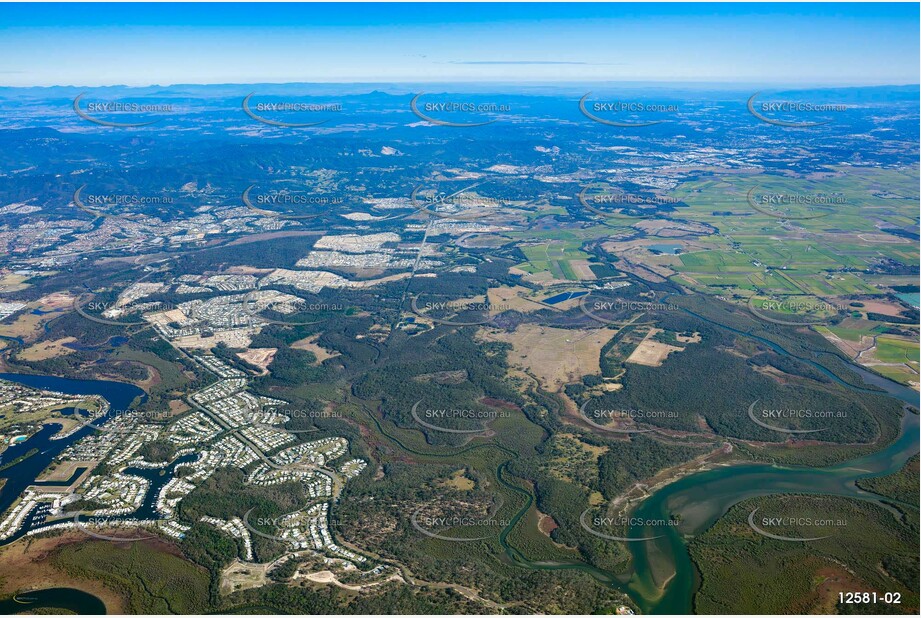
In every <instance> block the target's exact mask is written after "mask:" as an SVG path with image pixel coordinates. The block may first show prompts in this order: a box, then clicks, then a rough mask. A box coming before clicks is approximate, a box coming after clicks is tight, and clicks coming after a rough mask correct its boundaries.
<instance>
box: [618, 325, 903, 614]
mask: <svg viewBox="0 0 921 618" xmlns="http://www.w3.org/2000/svg"><path fill="white" fill-rule="evenodd" d="M688 313H692V312H690V311H689V312H688ZM693 315H695V316H697V317H699V318H701V319H704V320H707V319H706V318H704V317H703V316H699V315H697V314H693ZM707 321H708V322H710V323H711V324H715V325H717V326H720V327H721V328H726V329H728V330H730V331H733V332H736V333H739V334H741V335H744V336H746V337H751V338H753V339H756V340H758V341H759V342H761V343H764V344H765V345H767V346H769V347H770V348H771V349H772V350H774V351H775V352H777V353H778V354H784V355H790V354H789V352H787V351H786V350H785V349H784V348H782V347H781V346H779V345H777V344H776V343H774V342H772V341H769V340H767V339H763V338H761V337H757V336H755V335H751V334H749V333H745V332H742V331H739V330H736V329H733V328H730V327H727V326H724V325H722V324H718V323H715V322H712V321H711V320H707ZM797 358H798V357H797ZM802 360H805V361H806V362H809V363H810V364H812V365H813V366H814V367H816V368H817V369H819V370H820V371H822V373H824V374H825V375H827V376H828V377H829V378H831V379H832V380H834V381H835V382H836V383H838V384H840V385H842V386H844V387H845V388H848V389H852V390H859V391H868V390H871V389H867V388H862V387H858V386H853V385H851V384H848V383H846V382H844V381H842V380H841V379H840V378H839V377H837V376H836V375H835V374H833V373H832V372H830V371H828V370H827V369H825V368H824V367H823V366H822V365H819V364H818V363H816V362H814V361H811V360H808V359H802ZM848 368H849V369H850V370H851V371H853V372H854V373H856V374H858V375H859V376H860V377H861V378H862V379H863V380H864V381H865V382H866V383H867V384H870V385H872V386H875V387H877V388H879V389H881V390H882V391H884V392H885V393H887V394H889V395H890V396H892V397H895V398H896V399H899V400H901V401H903V402H905V403H908V404H910V405H913V406H918V403H919V394H918V393H917V392H916V391H914V390H912V389H910V388H908V387H907V386H904V385H902V384H898V383H896V382H893V381H892V380H889V379H887V378H884V377H882V376H880V375H878V374H875V373H872V372H870V371H867V370H865V369H863V368H862V367H858V366H856V365H849V366H848ZM874 392H875V391H874ZM901 429H902V431H901V434H900V435H899V438H898V439H897V440H895V441H894V442H893V443H892V444H890V445H889V446H888V447H887V448H885V449H883V450H881V451H879V452H877V453H873V454H870V455H865V456H863V457H860V458H858V459H855V460H853V461H848V462H845V463H842V464H838V465H835V466H830V467H827V468H809V467H797V466H776V465H770V464H744V465H735V466H726V467H721V468H716V469H714V470H708V471H705V472H698V473H695V474H691V475H689V476H686V477H684V478H682V479H679V480H678V481H675V482H674V483H671V484H669V485H666V486H665V487H663V488H661V489H659V490H658V491H656V492H655V493H654V494H652V495H651V496H649V497H648V498H646V499H645V500H644V501H643V502H642V503H640V505H639V507H638V508H637V509H636V511H635V513H634V516H635V517H636V518H638V519H643V520H661V519H664V518H666V519H667V518H670V517H673V516H674V515H676V514H678V515H680V516H681V524H680V525H678V526H660V527H657V528H656V529H655V531H652V533H651V531H650V530H648V529H646V528H645V527H634V528H631V530H630V531H629V534H628V536H629V537H630V538H637V539H639V538H642V537H646V536H655V535H658V534H661V535H663V536H662V538H659V539H656V540H655V541H646V542H635V543H629V544H628V549H629V550H630V552H631V554H632V557H633V575H632V577H631V579H630V582H629V583H628V585H627V587H626V592H628V594H630V596H631V598H632V599H633V601H634V602H635V603H636V604H637V605H638V606H639V608H640V609H641V610H642V611H643V612H644V613H648V614H690V613H692V612H693V599H694V594H695V591H696V589H697V586H698V584H699V576H698V573H697V570H696V568H695V566H694V564H693V562H692V561H691V557H690V555H689V554H688V550H687V544H686V542H685V537H686V535H697V534H700V533H701V532H703V531H705V530H707V529H708V528H709V527H710V526H712V525H713V524H714V523H715V522H716V520H717V519H719V518H720V517H721V516H723V515H724V514H725V513H726V511H728V510H729V508H730V507H732V506H733V505H734V504H737V503H738V502H741V501H742V500H746V499H748V498H753V497H756V496H764V495H770V494H780V493H805V494H824V495H835V496H844V497H851V498H860V499H865V500H878V497H876V496H875V495H874V494H871V493H869V492H865V491H863V490H861V489H859V488H858V487H857V486H856V484H855V482H856V481H857V480H859V479H862V478H867V477H872V476H882V475H886V474H892V473H894V472H897V471H898V470H900V469H901V468H902V466H903V465H904V464H905V462H906V461H908V459H909V458H911V457H912V456H913V455H915V454H917V453H918V450H919V440H918V436H919V419H918V416H917V415H915V414H911V413H908V412H906V413H905V416H904V417H903V418H902V425H901ZM663 528H664V530H663ZM654 569H658V570H659V571H660V575H659V578H660V579H661V578H662V576H663V575H664V576H665V577H667V576H668V575H670V574H671V572H672V571H673V572H674V577H672V578H671V579H670V580H668V581H667V583H665V585H664V587H663V586H662V583H661V582H657V581H656V578H655V576H654V572H653V571H654Z"/></svg>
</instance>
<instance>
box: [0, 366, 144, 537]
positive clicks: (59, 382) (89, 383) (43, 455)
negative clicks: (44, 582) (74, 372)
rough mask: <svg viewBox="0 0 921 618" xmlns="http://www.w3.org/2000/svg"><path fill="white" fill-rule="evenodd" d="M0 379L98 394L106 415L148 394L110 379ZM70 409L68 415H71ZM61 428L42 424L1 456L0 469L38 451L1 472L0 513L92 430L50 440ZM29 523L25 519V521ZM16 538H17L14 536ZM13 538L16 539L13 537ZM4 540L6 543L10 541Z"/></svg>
mask: <svg viewBox="0 0 921 618" xmlns="http://www.w3.org/2000/svg"><path fill="white" fill-rule="evenodd" d="M0 378H2V379H4V380H8V381H10V382H18V383H19V384H24V385H26V386H31V387H33V388H41V389H46V390H52V391H58V392H61V393H66V394H68V395H101V396H102V397H104V398H105V399H106V400H107V401H108V402H109V415H111V414H113V412H114V411H115V410H128V409H130V408H131V407H132V404H133V403H136V400H137V403H140V402H143V401H144V399H146V398H147V394H146V393H145V392H144V391H143V390H141V389H140V388H138V387H137V386H134V385H133V384H126V383H124V382H114V381H109V380H71V379H67V378H56V377H52V376H41V375H26V374H17V373H0ZM73 411H74V410H73V408H70V409H68V412H71V413H73ZM107 420H108V418H106V417H103V418H102V419H99V420H98V421H96V423H95V424H96V425H101V424H104V423H105V422H106V421H107ZM61 429H62V426H61V425H60V424H58V423H49V424H47V425H44V426H43V427H42V428H41V429H40V430H39V431H38V432H36V433H35V434H33V435H32V436H30V437H29V439H28V440H25V441H23V442H19V443H17V444H14V445H13V446H10V447H9V448H7V449H6V451H4V452H3V454H2V455H0V466H2V465H3V464H4V463H7V462H12V461H14V460H16V459H17V458H18V457H21V456H23V455H26V454H27V453H28V452H29V451H32V450H33V449H34V450H36V451H37V452H36V453H35V454H34V455H32V456H30V457H26V458H25V459H23V460H22V461H20V462H18V463H17V464H15V465H12V466H10V467H9V468H6V469H5V470H2V471H0V478H2V479H5V480H6V482H5V484H4V486H3V488H2V489H0V514H2V513H5V512H6V511H7V509H9V508H10V507H11V506H12V505H13V503H14V502H15V501H16V499H17V498H18V497H19V496H20V495H21V494H22V492H23V491H24V490H25V489H26V487H28V486H29V485H32V484H33V483H34V482H35V479H36V478H37V477H38V476H39V475H40V474H41V473H42V472H43V471H44V470H45V468H47V467H48V466H49V465H50V464H51V462H52V461H53V460H54V458H55V457H57V456H58V455H60V454H61V452H63V451H64V449H66V448H67V447H68V446H70V445H71V444H73V443H74V442H76V441H77V440H80V439H81V438H84V437H86V436H87V435H89V434H90V433H92V432H93V431H96V430H95V429H93V428H92V427H89V426H87V427H84V428H82V429H79V430H78V431H75V432H74V433H72V434H71V435H70V436H68V437H66V438H61V439H60V440H53V439H52V438H53V437H54V436H55V435H56V434H58V433H59V432H60V431H61ZM27 521H28V519H27ZM17 536H18V535H17ZM14 538H15V537H14ZM9 541H10V539H7V540H6V541H5V542H9Z"/></svg>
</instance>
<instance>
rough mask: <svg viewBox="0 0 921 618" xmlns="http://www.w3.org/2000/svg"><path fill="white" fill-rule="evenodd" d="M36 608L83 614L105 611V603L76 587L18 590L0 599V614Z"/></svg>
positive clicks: (96, 613)
mask: <svg viewBox="0 0 921 618" xmlns="http://www.w3.org/2000/svg"><path fill="white" fill-rule="evenodd" d="M37 609H58V610H69V611H72V612H74V613H77V614H84V615H86V614H92V615H100V614H105V613H106V606H105V603H103V602H102V600H101V599H99V597H96V596H93V595H92V594H90V593H88V592H83V591H82V590H77V589H76V588H46V589H44V590H32V591H29V592H20V593H18V594H16V595H14V596H12V597H10V598H8V599H4V600H2V601H0V614H4V615H9V614H18V613H22V612H30V613H31V612H35V610H37Z"/></svg>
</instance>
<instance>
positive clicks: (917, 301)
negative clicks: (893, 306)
mask: <svg viewBox="0 0 921 618" xmlns="http://www.w3.org/2000/svg"><path fill="white" fill-rule="evenodd" d="M896 296H897V297H898V298H899V299H901V300H903V301H905V302H906V303H908V304H909V305H911V306H912V307H921V293H918V292H907V293H904V294H896Z"/></svg>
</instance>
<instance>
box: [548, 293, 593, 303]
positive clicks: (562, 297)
mask: <svg viewBox="0 0 921 618" xmlns="http://www.w3.org/2000/svg"><path fill="white" fill-rule="evenodd" d="M586 294H588V292H584V291H582V292H561V293H559V294H557V295H555V296H551V297H550V298H545V299H544V300H543V302H544V303H546V304H548V305H556V304H559V303H561V302H563V301H567V300H572V299H573V298H579V297H581V296H585V295H586Z"/></svg>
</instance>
